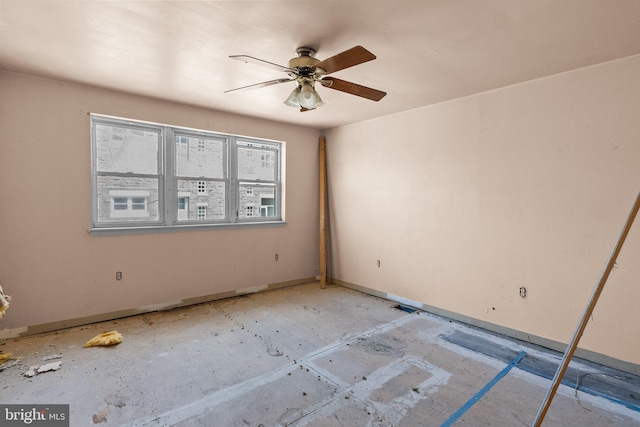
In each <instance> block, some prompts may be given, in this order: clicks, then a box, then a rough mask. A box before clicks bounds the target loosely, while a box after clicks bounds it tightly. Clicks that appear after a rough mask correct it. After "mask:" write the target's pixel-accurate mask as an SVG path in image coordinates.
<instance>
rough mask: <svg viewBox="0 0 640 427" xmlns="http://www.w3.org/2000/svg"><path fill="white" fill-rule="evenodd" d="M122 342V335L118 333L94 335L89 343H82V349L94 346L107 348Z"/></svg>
mask: <svg viewBox="0 0 640 427" xmlns="http://www.w3.org/2000/svg"><path fill="white" fill-rule="evenodd" d="M121 342H122V334H121V333H120V332H118V331H111V332H105V333H104V334H100V335H96V336H95V337H93V338H91V339H90V340H89V341H87V342H86V343H84V347H94V346H108V345H115V344H120V343H121Z"/></svg>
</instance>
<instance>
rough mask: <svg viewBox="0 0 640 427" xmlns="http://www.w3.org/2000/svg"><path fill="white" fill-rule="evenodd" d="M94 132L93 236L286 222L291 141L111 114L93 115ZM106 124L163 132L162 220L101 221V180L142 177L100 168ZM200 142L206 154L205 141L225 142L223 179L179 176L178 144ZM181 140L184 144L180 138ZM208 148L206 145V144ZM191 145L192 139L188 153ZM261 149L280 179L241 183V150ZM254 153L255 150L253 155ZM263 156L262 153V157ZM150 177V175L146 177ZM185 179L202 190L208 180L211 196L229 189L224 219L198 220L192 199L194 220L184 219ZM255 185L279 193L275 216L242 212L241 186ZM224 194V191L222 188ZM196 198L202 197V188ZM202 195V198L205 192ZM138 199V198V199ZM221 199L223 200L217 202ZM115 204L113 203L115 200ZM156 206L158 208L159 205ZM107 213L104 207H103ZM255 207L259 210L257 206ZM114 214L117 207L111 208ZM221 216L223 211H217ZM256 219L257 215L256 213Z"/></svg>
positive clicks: (160, 148) (160, 160) (160, 172)
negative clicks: (99, 137)
mask: <svg viewBox="0 0 640 427" xmlns="http://www.w3.org/2000/svg"><path fill="white" fill-rule="evenodd" d="M89 116H90V129H91V218H90V220H91V226H90V228H89V232H90V233H91V235H96V236H100V235H123V234H141V233H158V232H166V231H187V230H203V229H205V230H206V229H215V228H229V227H232V228H233V227H273V226H282V225H285V224H286V221H285V218H284V206H285V203H284V162H285V143H284V142H283V141H276V140H269V139H258V138H254V137H245V136H240V135H233V134H224V133H219V132H212V131H206V130H200V129H192V128H186V127H180V126H174V125H166V124H160V123H153V122H145V121H139V120H134V119H126V118H121V117H115V116H106V115H102V114H94V113H91V114H89ZM97 125H106V126H115V127H122V128H127V129H135V130H141V131H145V130H147V131H153V132H157V133H158V142H157V150H158V153H157V157H158V174H157V179H158V220H155V219H150V220H144V219H143V218H136V219H132V220H131V221H123V220H122V219H120V220H118V219H117V217H113V216H111V217H110V218H114V220H113V221H108V220H104V218H98V214H99V207H98V196H99V194H98V178H99V177H100V176H103V175H116V176H119V177H122V178H129V177H131V178H134V177H138V176H140V175H141V174H134V173H112V172H109V173H107V172H104V171H99V170H98V164H97V162H98V158H97V145H98V142H97V141H96V126H97ZM188 137H193V138H198V139H197V140H196V141H197V142H196V145H197V146H196V149H197V151H198V152H201V151H200V148H201V144H200V141H202V140H207V139H210V140H215V141H218V142H222V147H223V148H222V150H223V152H222V157H223V166H222V167H223V177H222V178H217V177H216V178H210V177H204V176H202V177H200V176H183V175H179V174H178V160H177V159H178V156H177V145H178V144H184V143H185V141H184V139H185V138H188ZM178 138H180V140H179V139H178ZM205 144H206V143H205ZM188 146H189V143H188V140H187V149H188ZM253 146H255V147H257V149H258V150H261V149H266V148H264V147H269V148H268V151H269V152H270V153H274V155H275V160H274V166H273V167H274V175H275V176H274V179H273V180H265V179H252V180H247V179H240V178H239V175H240V174H241V173H240V172H239V171H238V152H239V149H240V148H247V147H253ZM251 153H252V154H254V156H253V157H254V158H255V153H253V151H252V152H251ZM258 158H260V154H259V153H258ZM144 176H147V175H144ZM179 180H193V181H196V188H197V187H198V186H199V184H200V182H201V181H204V182H205V186H206V190H205V191H206V192H208V191H210V190H211V189H213V187H215V188H218V189H219V188H220V187H222V186H224V201H223V203H224V207H223V210H224V218H208V219H205V220H202V219H198V218H197V216H198V215H197V206H196V203H195V199H194V201H192V200H190V201H189V205H191V203H193V207H194V209H195V211H196V212H195V216H194V218H192V219H184V218H183V217H182V216H183V215H180V216H181V217H180V218H179V214H180V212H179V207H178V203H179V199H180V198H181V197H184V194H185V193H184V190H180V189H179V186H178V181H179ZM246 184H250V185H251V186H257V187H260V186H265V185H267V186H269V187H273V189H274V198H275V209H274V210H275V212H274V216H273V217H262V216H257V217H243V216H242V213H241V209H242V208H241V206H240V204H241V201H240V193H241V192H242V188H241V186H243V185H246ZM109 191H111V192H115V193H116V194H118V193H123V194H124V193H127V192H134V190H126V189H125V190H123V189H117V188H110V189H109ZM218 191H219V190H218ZM195 195H199V192H198V191H197V190H196V193H194V196H195ZM200 195H201V194H200ZM123 197H128V201H127V202H128V210H127V211H123V212H131V211H132V203H133V199H134V196H123ZM136 197H137V196H136ZM216 200H221V199H216ZM111 203H112V204H113V201H112V202H111ZM148 203H149V199H148V196H147V198H146V199H145V204H144V206H145V210H142V209H136V211H137V212H146V213H148V208H147V205H148ZM154 208H155V207H154ZM101 209H103V208H101ZM254 209H255V208H254ZM111 210H112V211H113V208H111ZM215 210H216V212H218V214H219V213H220V207H219V206H218V207H217V208H215ZM206 211H207V216H209V215H210V212H209V211H210V209H206ZM254 215H255V212H254Z"/></svg>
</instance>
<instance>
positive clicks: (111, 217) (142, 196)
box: [96, 176, 160, 223]
mask: <svg viewBox="0 0 640 427" xmlns="http://www.w3.org/2000/svg"><path fill="white" fill-rule="evenodd" d="M158 186H159V181H158V179H157V178H133V177H121V176H99V177H98V178H97V197H96V207H97V221H98V223H101V222H102V223H104V222H132V221H134V222H142V221H158V220H159V219H160V211H159V207H158V194H159V193H158Z"/></svg>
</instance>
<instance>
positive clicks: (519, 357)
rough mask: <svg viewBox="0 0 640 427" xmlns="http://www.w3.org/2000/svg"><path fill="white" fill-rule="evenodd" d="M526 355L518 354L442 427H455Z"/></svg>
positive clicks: (523, 353) (524, 353)
mask: <svg viewBox="0 0 640 427" xmlns="http://www.w3.org/2000/svg"><path fill="white" fill-rule="evenodd" d="M526 354H527V352H526V351H521V352H520V354H518V355H517V356H516V358H515V359H513V360H512V361H511V363H509V364H508V365H507V366H506V367H505V368H504V369H503V370H502V371H500V373H499V374H498V375H496V376H495V377H494V378H493V379H492V380H491V381H489V383H487V385H486V386H484V387H483V388H482V390H480V391H479V392H477V393H476V394H475V395H474V396H473V397H472V398H471V399H469V401H468V402H467V403H465V404H464V405H462V407H461V408H460V409H458V410H457V411H456V412H455V413H454V414H453V415H451V417H449V419H448V420H447V421H445V422H444V423H442V424H441V425H440V427H449V426H451V425H453V423H455V422H456V421H457V420H458V418H460V417H461V416H462V415H463V414H464V413H465V412H467V411H468V410H469V408H471V407H472V406H473V405H474V404H475V403H476V402H477V401H478V400H480V398H482V396H484V395H485V394H486V393H487V392H488V391H489V390H490V389H491V387H493V386H494V385H496V384H497V383H498V381H500V380H501V379H502V377H504V376H505V375H507V374H508V373H509V371H510V370H511V368H513V367H514V366H516V365H517V364H518V363H520V361H521V360H522V358H523V357H524V356H525V355H526Z"/></svg>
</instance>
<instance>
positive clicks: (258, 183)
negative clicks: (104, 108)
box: [91, 115, 283, 234]
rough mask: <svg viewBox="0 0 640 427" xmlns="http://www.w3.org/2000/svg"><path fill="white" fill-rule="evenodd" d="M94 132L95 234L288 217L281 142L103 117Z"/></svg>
mask: <svg viewBox="0 0 640 427" xmlns="http://www.w3.org/2000/svg"><path fill="white" fill-rule="evenodd" d="M91 131H92V162H91V165H92V228H91V231H92V232H93V233H98V234H100V233H103V234H109V230H111V231H112V232H114V231H113V230H115V232H118V233H124V232H132V231H133V230H143V231H147V230H152V231H153V230H157V229H161V228H176V227H189V226H198V227H202V226H207V225H208V226H223V225H230V224H248V223H255V224H263V223H268V222H272V223H282V221H283V218H282V182H283V181H282V179H283V177H282V176H281V167H280V166H281V162H282V147H283V143H281V142H277V141H268V140H258V139H251V138H244V137H238V136H234V135H226V134H219V133H212V132H207V131H199V130H193V129H183V128H178V127H173V126H166V125H159V124H152V123H146V122H139V121H134V120H127V119H119V118H114V117H107V116H100V115H91ZM127 230H129V231H127Z"/></svg>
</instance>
